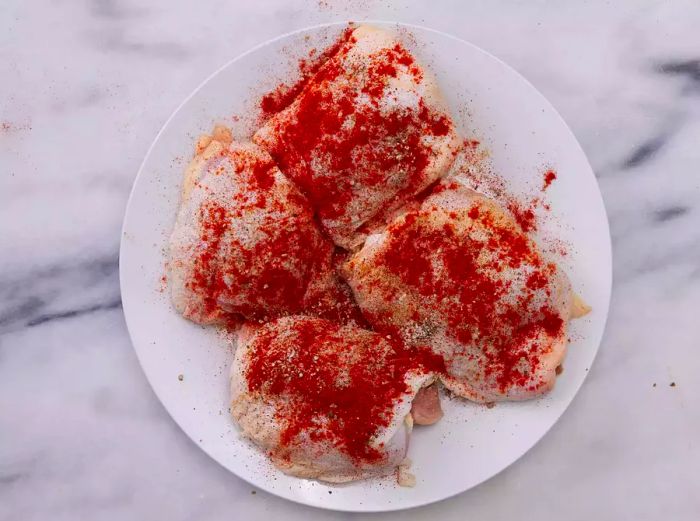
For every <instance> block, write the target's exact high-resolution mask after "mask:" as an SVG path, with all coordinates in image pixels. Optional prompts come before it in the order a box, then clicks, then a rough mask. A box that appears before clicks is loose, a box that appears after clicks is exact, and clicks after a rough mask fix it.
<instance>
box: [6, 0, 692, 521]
mask: <svg viewBox="0 0 700 521" xmlns="http://www.w3.org/2000/svg"><path fill="white" fill-rule="evenodd" d="M564 4H566V5H564ZM348 18H351V19H355V20H359V19H364V18H374V19H393V20H399V21H405V22H413V23H419V24H423V25H427V26H430V27H434V28H437V29H442V30H445V31H448V32H450V33H453V34H456V35H458V36H461V37H463V38H466V39H468V40H470V41H472V42H474V43H475V44H477V45H479V46H481V47H483V48H484V49H486V50H488V51H490V52H492V53H493V54H495V55H496V56H498V57H500V58H502V59H504V60H505V61H507V62H508V63H510V64H511V65H513V66H514V67H515V68H516V69H517V70H519V71H520V72H521V73H522V74H524V75H525V76H526V77H527V78H528V79H529V80H530V81H532V82H533V83H534V84H535V86H536V87H537V88H539V89H540V90H541V91H542V92H543V93H544V94H545V95H546V96H547V97H548V98H549V99H550V101H551V102H552V103H553V104H554V106H555V107H557V109H558V110H559V111H560V112H561V114H562V115H563V116H564V118H565V119H566V120H567V122H568V123H569V125H570V126H571V127H572V128H573V130H574V132H575V133H576V135H577V136H578V138H579V140H580V142H581V144H582V146H583V148H584V149H585V151H586V153H587V154H588V157H589V158H590V161H591V164H592V165H593V168H594V170H595V171H596V174H597V176H598V178H599V181H600V185H601V189H602V192H603V196H604V199H605V202H606V205H607V209H608V212H609V216H610V223H611V229H612V236H613V247H614V256H615V261H614V263H615V266H614V276H615V285H614V291H613V300H612V307H611V313H610V317H609V323H608V328H607V332H606V335H605V339H604V341H603V346H602V349H601V351H600V354H599V356H598V359H597V361H596V363H595V365H594V367H593V368H592V370H591V373H590V376H589V378H588V380H587V381H586V383H585V385H584V386H583V388H582V390H581V392H580V394H579V396H578V397H577V399H576V400H575V401H574V403H573V405H572V406H571V408H570V409H569V410H568V411H567V413H566V414H565V415H564V416H563V418H562V419H561V421H560V422H559V423H558V424H557V425H556V426H555V427H554V428H553V429H552V431H551V432H550V433H549V434H548V435H547V436H546V437H545V438H544V439H543V440H542V441H541V442H540V443H539V444H538V445H537V446H536V447H535V448H534V449H533V450H532V451H530V452H529V453H528V454H527V455H526V456H525V457H523V458H522V459H521V460H520V461H518V462H517V463H516V464H514V465H513V466H512V467H510V468H509V469H507V470H506V471H504V472H503V473H501V474H500V475H498V476H497V477H495V478H493V479H491V480H490V481H488V482H486V483H484V484H482V485H481V486H479V487H477V488H476V489H473V490H471V491H469V492H467V493H464V494H461V495H460V496H458V497H456V498H453V499H450V500H447V501H444V502H442V503H439V504H436V505H432V506H429V507H426V508H422V509H418V510H414V511H410V512H408V513H401V514H384V515H382V516H381V517H383V518H391V519H399V518H401V519H428V518H432V519H448V520H450V519H454V520H457V519H459V520H464V519H496V520H511V519H538V520H542V521H547V520H550V519H552V520H555V519H556V520H560V519H567V520H578V519H581V520H583V519H586V520H588V519H595V520H608V519H610V520H613V519H614V520H622V519H634V520H647V519H648V520H657V519H662V518H663V519H669V520H681V521H682V520H696V519H699V518H700V403H699V397H700V377H699V376H698V375H699V374H700V350H699V348H700V344H699V341H698V338H700V319H698V310H699V309H700V226H699V225H698V224H699V223H700V170H699V168H700V167H699V166H698V165H699V164H700V36H699V34H700V33H698V27H700V4H699V3H698V2H697V1H687V2H684V1H675V2H638V1H631V0H630V1H628V2H578V3H573V2H543V1H537V2H530V3H526V2H504V1H498V2H492V1H483V2H462V1H458V0H455V1H451V2H450V1H438V0H431V1H430V2H425V1H418V0H416V1H403V2H399V1H397V2H391V3H387V2H379V1H374V0H364V1H359V2H342V1H341V0H325V1H323V2H318V1H309V2H304V1H301V0H295V1H289V2H282V1H258V2H244V1H242V0H239V1H237V2H225V1H212V2H181V3H176V2H171V1H166V0H157V1H155V0H153V1H150V2H136V1H133V0H132V1H124V2H120V1H117V0H93V1H87V0H86V1H81V2H78V1H73V2H68V1H66V0H64V1H60V2H48V1H45V2H40V1H34V2H23V1H19V0H16V1H15V0H5V1H3V2H2V5H0V78H1V79H2V80H1V81H0V100H1V101H0V174H1V178H0V519H1V520H15V519H17V520H39V519H54V520H63V519H71V520H72V519H170V520H173V521H176V520H185V519H197V520H208V519H223V518H228V519H246V520H248V519H250V520H256V519H271V518H274V519H278V518H281V519H289V520H295V519H299V520H302V519H303V520H311V519H326V518H334V519H345V518H350V517H355V516H351V515H349V514H334V513H330V512H325V511H321V510H314V509H311V508H306V507H303V506H299V505H296V504H292V503H289V502H287V501H284V500H281V499H278V498H276V497H272V496H270V495H268V494H266V493H264V492H261V491H257V493H253V491H252V489H251V487H250V486H249V485H248V484H246V483H244V482H242V481H241V480H239V479H238V478H236V477H235V476H233V475H231V474H229V473H228V472H227V471H225V470H223V469H222V468H220V467H219V466H218V465H217V464H216V463H215V462H213V461H211V460H210V459H209V458H208V457H207V456H206V455H205V454H204V453H202V452H201V451H200V450H199V449H198V448H197V447H195V446H194V444H192V443H191V442H190V441H189V440H188V439H187V438H186V437H185V435H184V434H183V433H182V432H180V430H179V429H178V428H177V426H176V425H175V424H174V422H173V421H171V420H170V418H169V417H168V416H167V414H166V412H165V410H164V409H163V408H162V407H161V406H160V404H159V402H158V401H157V400H156V398H155V396H154V395H153V393H152V392H151V390H150V388H149V386H148V383H147V382H146V379H145V377H144V375H143V373H142V372H141V370H140V368H139V366H138V363H137V360H136V357H135V355H134V352H133V350H132V348H131V345H130V342H129V338H128V335H127V332H126V327H125V324H124V319H123V315H122V311H121V307H120V295H119V281H118V274H117V255H118V246H119V232H120V225H121V221H122V217H123V212H124V207H125V204H126V199H127V196H128V193H129V188H130V186H131V183H132V181H133V179H134V176H135V173H136V171H137V169H138V166H139V164H140V162H141V160H142V158H143V156H144V154H145V152H146V149H147V147H148V146H149V144H150V142H151V141H152V139H153V137H154V136H155V134H156V132H157V131H158V129H159V128H160V126H161V125H162V124H163V122H164V121H165V119H166V118H167V117H168V115H169V114H170V113H171V112H172V111H173V109H174V108H175V107H176V106H177V105H178V104H179V103H180V102H181V101H182V99H183V98H184V97H185V96H186V95H187V94H189V93H190V92H191V91H192V90H193V89H194V87H196V86H197V85H198V84H199V83H200V82H201V81H202V79H203V78H205V77H206V76H207V75H208V74H210V73H211V72H212V71H213V70H215V69H216V68H218V67H219V66H220V65H222V64H223V63H225V62H226V61H228V60H229V59H230V58H232V57H233V56H235V55H237V54H239V53H240V52H242V51H244V50H246V49H248V48H249V47H251V46H253V45H255V44H257V43H260V42H262V41H264V40H265V39H268V38H270V37H273V36H276V35H278V34H280V33H283V32H287V31H290V30H293V29H296V28H300V27H303V26H307V25H311V24H314V23H318V22H322V21H331V20H340V19H348ZM672 382H674V383H675V386H673V387H672V386H671V383H672ZM654 384H656V386H654ZM357 517H362V518H368V517H372V516H369V515H363V516H357Z"/></svg>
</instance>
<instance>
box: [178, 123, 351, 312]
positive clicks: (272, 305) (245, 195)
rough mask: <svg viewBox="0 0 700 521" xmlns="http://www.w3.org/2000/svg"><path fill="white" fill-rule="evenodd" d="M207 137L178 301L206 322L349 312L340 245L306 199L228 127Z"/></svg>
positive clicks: (190, 184) (192, 191)
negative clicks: (337, 257) (338, 262)
mask: <svg viewBox="0 0 700 521" xmlns="http://www.w3.org/2000/svg"><path fill="white" fill-rule="evenodd" d="M203 139H204V141H203V142H201V143H200V147H199V151H198V154H197V155H196V157H195V159H194V160H193V161H192V163H191V165H190V167H189V168H188V170H187V173H186V177H185V182H184V187H183V193H182V201H181V204H180V210H179V212H178V215H177V221H176V224H175V228H174V231H173V233H172V236H171V239H170V262H169V277H168V280H169V284H170V287H171V295H172V300H173V303H174V305H175V308H176V309H177V310H178V311H179V312H180V313H182V314H183V315H184V316H185V317H186V318H188V319H190V320H193V321H194V322H198V323H201V324H215V323H226V322H227V321H231V320H236V318H237V317H242V318H245V319H252V320H265V319H270V318H274V317H277V316H280V315H286V314H292V313H299V312H302V311H306V312H308V313H311V314H317V315H321V316H327V317H330V318H335V319H339V320H341V321H343V320H347V319H349V318H351V317H352V315H353V305H352V298H351V296H350V294H349V291H348V290H347V288H346V286H345V285H344V284H342V283H341V282H340V281H339V280H338V278H337V277H336V275H335V270H334V268H333V263H334V260H333V249H334V246H333V244H332V243H331V242H330V241H329V240H327V239H326V238H325V237H323V235H322V234H321V231H320V230H319V228H318V226H317V225H316V222H315V220H314V218H313V212H312V209H311V207H310V205H309V203H308V201H307V199H306V198H305V197H304V196H303V195H302V194H301V193H300V192H299V190H297V188H296V187H295V186H294V185H293V184H292V183H291V182H290V181H289V180H288V179H287V178H285V177H284V176H283V175H282V174H281V172H280V171H279V169H278V168H277V166H276V165H275V164H274V162H273V161H272V158H271V157H270V156H269V155H268V154H267V152H265V151H264V150H262V149H261V148H259V147H258V146H256V145H254V144H251V143H235V142H232V140H231V137H230V134H229V133H228V131H226V130H225V129H224V130H222V129H221V128H218V129H217V130H216V131H215V135H214V137H213V138H212V137H211V136H205V137H204V138H203Z"/></svg>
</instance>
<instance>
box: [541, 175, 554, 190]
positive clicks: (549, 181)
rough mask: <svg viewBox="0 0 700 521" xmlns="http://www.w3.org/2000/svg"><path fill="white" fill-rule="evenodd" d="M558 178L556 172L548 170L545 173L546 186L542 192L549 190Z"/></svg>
mask: <svg viewBox="0 0 700 521" xmlns="http://www.w3.org/2000/svg"><path fill="white" fill-rule="evenodd" d="M556 178H557V173H556V172H555V171H554V170H547V171H546V172H545V173H544V185H543V186H542V191H545V190H546V189H547V188H549V185H551V184H552V182H553V181H554V180H555V179H556Z"/></svg>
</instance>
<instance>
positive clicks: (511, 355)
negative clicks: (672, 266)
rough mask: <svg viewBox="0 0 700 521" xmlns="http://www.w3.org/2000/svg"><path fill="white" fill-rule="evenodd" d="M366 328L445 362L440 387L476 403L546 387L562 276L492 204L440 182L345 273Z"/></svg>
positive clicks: (564, 311) (557, 355)
mask: <svg viewBox="0 0 700 521" xmlns="http://www.w3.org/2000/svg"><path fill="white" fill-rule="evenodd" d="M344 271H345V276H346V278H347V280H348V282H349V284H350V286H351V287H352V289H353V291H354V293H355V296H356V298H357V301H358V303H359V305H360V307H361V308H362V310H363V312H364V313H365V315H366V318H367V319H368V320H369V322H370V323H371V324H372V325H373V326H374V327H375V328H376V329H377V330H378V331H382V332H385V333H391V334H396V335H398V336H399V337H401V338H402V339H403V340H404V341H405V342H406V343H407V344H409V345H414V346H429V347H430V348H431V349H433V351H434V352H435V353H437V354H439V355H441V356H443V357H444V360H445V366H446V373H445V374H444V376H443V377H442V380H443V383H444V385H445V386H446V387H447V388H448V389H450V390H452V391H453V392H454V393H456V394H458V395H460V396H462V397H465V398H468V399H471V400H475V401H478V402H492V401H499V400H523V399H528V398H532V397H534V396H538V395H540V394H543V393H544V392H546V391H548V390H549V389H551V388H552V387H553V385H554V381H555V377H556V369H557V367H558V366H559V365H560V364H561V363H562V360H563V358H564V355H565V352H566V345H567V322H568V320H569V319H570V318H572V315H574V314H579V313H580V312H582V311H584V310H583V309H582V306H581V303H580V301H579V300H578V299H576V298H574V296H573V294H572V291H571V286H570V284H569V281H568V279H567V277H566V275H565V274H564V273H563V272H562V271H561V270H560V269H559V268H558V267H557V266H556V265H555V264H554V263H552V262H549V261H548V260H547V259H546V258H545V257H544V255H543V254H542V253H541V252H540V250H539V249H538V247H537V245H536V244H535V243H534V242H533V240H531V239H530V238H529V237H528V236H527V235H526V234H525V233H524V232H523V231H522V230H521V229H520V227H519V226H518V225H517V223H516V222H515V221H514V220H513V219H512V218H511V216H510V215H509V214H507V213H506V211H504V210H503V209H502V208H501V207H500V206H499V205H498V204H496V203H495V202H494V201H493V200H490V199H487V198H486V197H484V196H482V195H479V194H477V193H476V192H473V191H471V190H469V189H466V188H464V187H461V186H460V185H458V184H456V183H454V182H450V183H447V182H444V181H443V183H442V184H440V185H438V187H437V188H436V189H435V190H434V193H433V195H430V196H429V197H428V198H427V199H426V200H425V201H424V202H423V203H422V205H421V206H420V208H418V209H417V210H412V211H409V212H407V213H405V214H403V215H402V216H400V217H398V218H397V219H396V220H395V221H394V222H392V223H391V225H390V226H389V227H388V229H387V230H386V231H385V232H383V233H381V234H375V235H372V236H370V237H369V238H368V239H367V241H366V243H365V245H364V246H363V248H362V249H361V250H360V251H359V252H357V253H356V254H355V255H354V256H353V257H352V258H351V259H350V260H349V262H348V263H347V264H346V265H345V268H344Z"/></svg>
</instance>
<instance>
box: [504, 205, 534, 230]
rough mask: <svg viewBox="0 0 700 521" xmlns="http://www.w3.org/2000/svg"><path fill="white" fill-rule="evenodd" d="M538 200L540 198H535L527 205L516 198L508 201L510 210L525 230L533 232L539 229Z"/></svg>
mask: <svg viewBox="0 0 700 521" xmlns="http://www.w3.org/2000/svg"><path fill="white" fill-rule="evenodd" d="M538 201H539V199H534V200H532V201H530V202H529V203H528V204H527V205H524V204H523V203H522V202H519V201H516V200H515V199H512V200H510V201H509V202H508V210H509V211H510V213H511V214H512V215H513V218H514V219H515V220H516V222H517V223H518V224H519V225H520V227H521V228H522V229H523V231H524V232H531V231H534V230H536V229H537V217H536V216H535V209H536V208H537V202H538Z"/></svg>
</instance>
